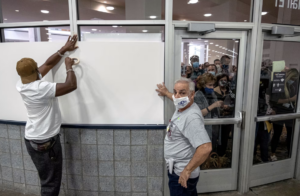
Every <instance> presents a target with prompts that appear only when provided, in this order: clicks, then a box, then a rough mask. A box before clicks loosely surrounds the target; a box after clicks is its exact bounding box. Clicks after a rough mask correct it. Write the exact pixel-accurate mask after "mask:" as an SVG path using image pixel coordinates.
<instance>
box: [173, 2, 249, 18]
mask: <svg viewBox="0 0 300 196" xmlns="http://www.w3.org/2000/svg"><path fill="white" fill-rule="evenodd" d="M173 4H174V5H173V20H182V21H185V20H187V21H225V22H249V18H250V9H251V0H220V1H219V0H218V1H216V0H205V1H200V0H173Z"/></svg>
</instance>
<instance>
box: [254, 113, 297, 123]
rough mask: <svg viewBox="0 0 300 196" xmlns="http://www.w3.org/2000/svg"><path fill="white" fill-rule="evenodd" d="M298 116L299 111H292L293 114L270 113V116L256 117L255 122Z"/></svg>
mask: <svg viewBox="0 0 300 196" xmlns="http://www.w3.org/2000/svg"><path fill="white" fill-rule="evenodd" d="M295 118H300V113H294V114H279V115H270V116H261V117H256V118H255V121H256V122H263V121H269V120H270V121H279V120H289V119H295Z"/></svg>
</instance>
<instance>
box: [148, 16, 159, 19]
mask: <svg viewBox="0 0 300 196" xmlns="http://www.w3.org/2000/svg"><path fill="white" fill-rule="evenodd" d="M149 18H151V19H155V18H157V16H149Z"/></svg>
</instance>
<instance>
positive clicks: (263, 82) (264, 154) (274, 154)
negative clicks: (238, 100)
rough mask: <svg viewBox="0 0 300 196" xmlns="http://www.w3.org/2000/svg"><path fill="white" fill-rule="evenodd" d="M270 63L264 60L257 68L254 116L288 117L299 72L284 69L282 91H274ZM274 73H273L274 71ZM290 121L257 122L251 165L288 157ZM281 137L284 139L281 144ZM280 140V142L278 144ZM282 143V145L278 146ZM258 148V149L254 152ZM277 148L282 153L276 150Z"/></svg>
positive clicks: (294, 103)
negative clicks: (256, 99) (258, 79)
mask: <svg viewBox="0 0 300 196" xmlns="http://www.w3.org/2000/svg"><path fill="white" fill-rule="evenodd" d="M272 73H273V74H274V72H273V61H272V60H270V59H267V60H264V61H263V62H262V65H261V76H260V87H259V97H258V110H257V116H266V115H276V114H288V113H295V112H296V109H295V108H296V100H297V94H298V84H299V72H298V70H297V69H295V68H289V67H287V66H285V68H284V69H283V70H281V71H280V73H285V78H284V79H285V80H284V86H283V90H282V91H281V92H274V90H273V89H274V78H273V79H272V76H273V74H272ZM276 73H277V72H276ZM293 127H294V120H280V121H265V122H257V125H256V134H255V135H256V138H255V147H254V163H265V162H269V161H277V160H278V159H280V160H282V159H285V158H289V157H290V156H291V145H292V133H293ZM281 136H284V138H283V141H282V139H280V138H281ZM280 141H282V142H280ZM282 144H283V145H282ZM258 146H259V150H258ZM279 146H281V147H282V148H281V149H282V150H281V151H283V152H280V151H279V150H278V147H279Z"/></svg>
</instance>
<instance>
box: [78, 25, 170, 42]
mask: <svg viewBox="0 0 300 196" xmlns="http://www.w3.org/2000/svg"><path fill="white" fill-rule="evenodd" d="M80 36H81V41H105V42H109V41H113V42H115V41H119V42H120V41H137V42H145V41H146V42H147V41H148V42H149V41H150V42H164V26H119V25H114V26H81V27H80Z"/></svg>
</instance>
